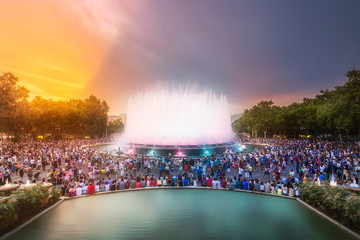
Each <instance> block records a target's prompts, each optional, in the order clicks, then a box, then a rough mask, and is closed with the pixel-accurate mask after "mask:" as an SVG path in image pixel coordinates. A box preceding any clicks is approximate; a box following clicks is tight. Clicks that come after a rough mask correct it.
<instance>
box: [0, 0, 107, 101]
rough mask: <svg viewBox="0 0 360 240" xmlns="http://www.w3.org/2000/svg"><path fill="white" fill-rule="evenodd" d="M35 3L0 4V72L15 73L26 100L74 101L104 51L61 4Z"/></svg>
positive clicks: (7, 2)
mask: <svg viewBox="0 0 360 240" xmlns="http://www.w3.org/2000/svg"><path fill="white" fill-rule="evenodd" d="M39 2H41V4H33V2H31V1H22V4H19V3H18V2H17V1H6V2H1V3H0V6H1V15H0V28H1V29H2V36H1V38H0V56H1V58H0V72H6V71H11V72H13V73H14V74H15V75H17V76H18V77H19V80H20V84H21V85H24V86H25V87H26V88H28V89H29V91H30V97H31V98H32V97H34V96H36V95H40V96H42V97H45V98H53V99H69V98H76V97H79V95H81V93H82V91H83V90H84V88H85V86H86V85H87V83H88V81H89V79H91V77H92V75H93V74H94V72H95V71H96V70H97V68H98V66H99V64H100V63H101V61H102V58H103V56H104V53H105V50H106V47H104V46H101V45H100V44H99V43H98V42H96V38H94V36H92V33H91V32H90V31H88V30H87V29H86V28H84V26H83V24H82V23H80V22H79V21H77V19H76V18H75V17H74V15H73V14H71V13H70V14H67V15H64V13H65V11H64V10H65V8H64V6H63V5H60V4H50V3H47V2H46V1H39ZM4 33H6V34H4Z"/></svg>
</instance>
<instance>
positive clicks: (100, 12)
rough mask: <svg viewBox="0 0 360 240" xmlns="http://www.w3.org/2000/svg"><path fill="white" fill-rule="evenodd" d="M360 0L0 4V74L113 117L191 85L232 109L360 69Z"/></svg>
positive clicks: (328, 84)
mask: <svg viewBox="0 0 360 240" xmlns="http://www.w3.org/2000/svg"><path fill="white" fill-rule="evenodd" d="M358 9H360V1H358V0H346V1H330V0H317V1H311V0H304V1H288V0H281V1H280V0H273V1H268V0H257V1H241V0H225V1H217V0H196V1H195V0H174V1H166V0H154V1H145V0H142V1H140V0H131V1H121V0H91V1H90V0H76V1H72V0H62V1H46V0H37V1H31V0H16V1H13V0H0V29H1V30H2V33H1V37H0V73H3V72H7V71H10V72H13V73H14V74H15V75H17V76H18V77H19V80H20V84H21V85H23V86H25V87H27V88H28V89H29V91H30V99H31V98H33V97H34V96H37V95H39V96H42V97H44V98H52V99H55V100H66V99H71V98H85V97H87V96H89V95H90V94H94V95H95V96H97V97H99V98H101V99H104V100H106V101H107V102H108V104H109V106H110V114H120V113H126V111H127V101H128V99H129V97H130V96H132V95H134V94H136V93H137V92H141V91H145V90H146V89H149V88H153V87H154V86H156V85H159V84H164V83H165V84H170V85H178V84H193V83H195V84H196V85H197V86H200V88H204V89H211V90H213V91H214V92H215V93H217V94H221V93H222V94H225V95H226V96H227V98H228V101H229V103H230V108H231V112H232V113H233V114H236V113H241V112H242V111H243V110H244V109H246V108H249V107H251V106H252V105H254V104H256V103H257V102H258V101H260V100H269V99H272V100H273V101H274V102H275V103H276V104H278V105H286V104H290V103H292V102H299V101H301V100H302V99H303V98H304V97H314V96H315V95H316V94H317V93H319V91H320V90H321V89H332V88H333V87H335V86H336V85H341V84H344V83H345V81H346V77H345V74H346V72H347V71H348V70H351V69H353V68H357V69H359V68H360V17H359V14H358Z"/></svg>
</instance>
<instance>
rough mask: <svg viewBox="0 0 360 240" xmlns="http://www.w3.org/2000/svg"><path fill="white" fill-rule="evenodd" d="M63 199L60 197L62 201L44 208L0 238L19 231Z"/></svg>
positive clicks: (2, 238)
mask: <svg viewBox="0 0 360 240" xmlns="http://www.w3.org/2000/svg"><path fill="white" fill-rule="evenodd" d="M62 201H64V199H60V201H58V202H57V203H55V204H54V205H52V206H50V207H48V208H46V209H44V210H43V211H41V212H39V213H38V214H36V215H35V216H34V217H32V218H30V219H29V220H28V221H26V222H24V223H23V224H21V225H20V226H18V227H16V228H15V229H13V230H12V231H10V232H8V233H6V234H4V235H3V236H1V237H0V240H4V239H6V238H8V237H10V235H12V234H14V233H16V232H17V231H19V230H20V229H22V228H23V227H25V226H26V225H28V224H29V223H31V222H33V221H35V220H36V219H37V218H39V217H40V216H41V215H43V214H44V213H46V212H48V211H50V210H51V209H53V208H54V207H56V206H57V205H59V204H60V203H62Z"/></svg>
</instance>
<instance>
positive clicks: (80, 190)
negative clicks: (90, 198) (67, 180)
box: [76, 185, 83, 196]
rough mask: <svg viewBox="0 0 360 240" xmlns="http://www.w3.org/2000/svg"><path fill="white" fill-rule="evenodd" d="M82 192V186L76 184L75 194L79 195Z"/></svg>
mask: <svg viewBox="0 0 360 240" xmlns="http://www.w3.org/2000/svg"><path fill="white" fill-rule="evenodd" d="M82 192H83V188H82V187H81V186H80V185H78V186H77V188H76V196H81V195H82Z"/></svg>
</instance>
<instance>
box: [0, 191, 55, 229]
mask: <svg viewBox="0 0 360 240" xmlns="http://www.w3.org/2000/svg"><path fill="white" fill-rule="evenodd" d="M59 198H60V190H59V189H58V188H57V187H51V188H50V189H49V187H47V186H42V185H40V184H39V185H37V186H35V187H27V188H21V189H18V190H16V191H14V192H13V193H12V194H11V195H10V196H9V197H5V198H0V235H2V234H5V233H6V232H8V231H10V230H11V229H13V228H15V227H17V226H18V225H20V224H21V223H23V222H25V221H27V220H28V219H30V218H31V217H33V216H34V215H36V214H37V213H39V212H41V211H42V210H43V209H45V208H47V207H49V206H51V205H53V204H54V203H56V202H57V201H58V200H59Z"/></svg>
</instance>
